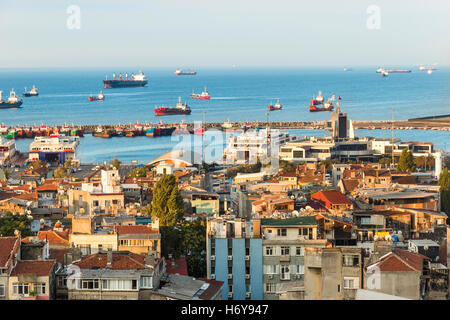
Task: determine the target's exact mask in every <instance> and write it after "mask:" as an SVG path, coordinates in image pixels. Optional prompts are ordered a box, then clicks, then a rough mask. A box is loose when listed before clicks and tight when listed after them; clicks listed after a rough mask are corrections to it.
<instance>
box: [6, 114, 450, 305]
mask: <svg viewBox="0 0 450 320" xmlns="http://www.w3.org/2000/svg"><path fill="white" fill-rule="evenodd" d="M328 125H329V129H330V132H331V135H330V136H329V137H326V138H315V137H310V138H302V137H299V136H292V135H290V134H287V133H281V134H280V132H279V131H278V130H271V129H270V128H261V130H254V131H251V130H248V131H246V130H240V131H239V130H238V131H236V132H234V136H233V137H231V138H230V139H229V140H228V141H227V142H226V148H225V149H224V150H225V151H224V154H223V161H218V162H214V163H205V162H199V163H198V161H197V162H196V161H194V158H196V157H198V156H200V159H203V158H202V157H203V155H198V154H197V155H196V154H194V152H192V151H191V150H173V151H170V152H168V153H166V154H163V155H161V156H160V157H158V158H156V159H153V160H152V161H149V162H148V163H147V164H146V165H137V164H126V163H121V162H120V161H118V160H117V159H114V161H111V162H110V163H104V164H103V165H89V164H83V163H80V161H79V159H77V151H76V148H77V146H78V144H79V143H80V142H79V140H80V139H79V138H78V137H75V138H73V139H72V138H65V137H62V136H58V135H56V136H54V137H50V138H45V139H44V138H42V137H37V138H36V140H35V142H33V143H32V144H31V145H30V153H29V157H26V155H25V156H24V155H23V154H21V153H20V152H18V151H16V150H15V148H14V143H11V141H14V140H8V141H7V143H5V142H4V141H3V140H2V146H3V148H4V150H5V151H7V152H5V153H4V157H3V158H2V160H3V161H4V162H3V167H2V169H0V188H1V190H0V271H1V272H0V299H2V300H18V299H19V300H116V299H117V300H124V299H125V300H174V299H175V300H330V299H331V300H364V299H394V300H395V299H398V300H404V299H414V300H419V299H425V300H435V299H441V300H447V299H449V271H448V270H449V269H448V257H449V252H448V250H447V248H448V241H449V239H448V236H447V235H448V232H449V226H448V224H447V219H448V214H449V212H448V211H447V212H446V211H445V210H443V208H448V207H446V206H445V204H444V202H445V201H448V198H446V197H447V194H446V192H448V190H446V189H445V185H443V183H442V181H443V179H444V178H442V177H446V176H447V175H448V166H449V164H450V162H449V159H448V156H447V154H446V153H445V152H444V151H440V150H435V148H434V146H433V144H432V143H428V142H415V141H412V142H411V141H410V142H402V141H398V140H395V141H394V139H390V140H389V139H377V138H371V137H362V138H358V137H355V136H354V133H353V132H351V131H352V130H350V129H351V127H352V125H351V121H350V120H348V119H347V114H346V113H343V112H341V111H340V110H339V108H338V109H337V110H336V111H335V112H334V113H332V115H331V120H330V121H329V124H328ZM187 135H189V133H187ZM275 149H276V150H275ZM275 157H276V159H274V158H275ZM408 157H409V158H408ZM268 159H269V160H268ZM408 159H409V162H408ZM22 160H24V161H22ZM21 161H22V162H21ZM274 163H275V164H277V166H274V165H273V164H274ZM11 168H15V169H18V170H17V171H16V170H15V169H13V170H11ZM439 178H440V179H439ZM447 179H448V178H447Z"/></svg>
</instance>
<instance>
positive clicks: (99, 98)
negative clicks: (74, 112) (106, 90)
mask: <svg viewBox="0 0 450 320" xmlns="http://www.w3.org/2000/svg"><path fill="white" fill-rule="evenodd" d="M88 99H89V101H103V100H105V96H104V95H103V92H101V91H100V93H99V94H98V96H96V97H92V96H90V97H89V98H88Z"/></svg>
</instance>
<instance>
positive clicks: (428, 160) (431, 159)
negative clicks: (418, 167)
mask: <svg viewBox="0 0 450 320" xmlns="http://www.w3.org/2000/svg"><path fill="white" fill-rule="evenodd" d="M425 166H426V169H427V170H428V171H430V170H431V168H432V167H434V166H435V162H434V157H433V156H432V155H431V153H429V154H428V156H427V157H426V160H425Z"/></svg>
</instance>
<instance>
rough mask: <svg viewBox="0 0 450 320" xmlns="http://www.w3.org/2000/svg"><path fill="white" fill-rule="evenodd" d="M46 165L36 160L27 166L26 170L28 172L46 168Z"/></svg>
mask: <svg viewBox="0 0 450 320" xmlns="http://www.w3.org/2000/svg"><path fill="white" fill-rule="evenodd" d="M46 166H47V163H45V162H44V161H41V160H36V161H33V162H31V163H29V164H28V166H27V168H28V169H30V170H36V169H39V168H42V167H46Z"/></svg>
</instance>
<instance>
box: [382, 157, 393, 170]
mask: <svg viewBox="0 0 450 320" xmlns="http://www.w3.org/2000/svg"><path fill="white" fill-rule="evenodd" d="M391 162H392V159H391V158H381V159H380V161H379V163H380V164H381V166H382V167H383V168H387V167H389V166H390V165H391Z"/></svg>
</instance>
